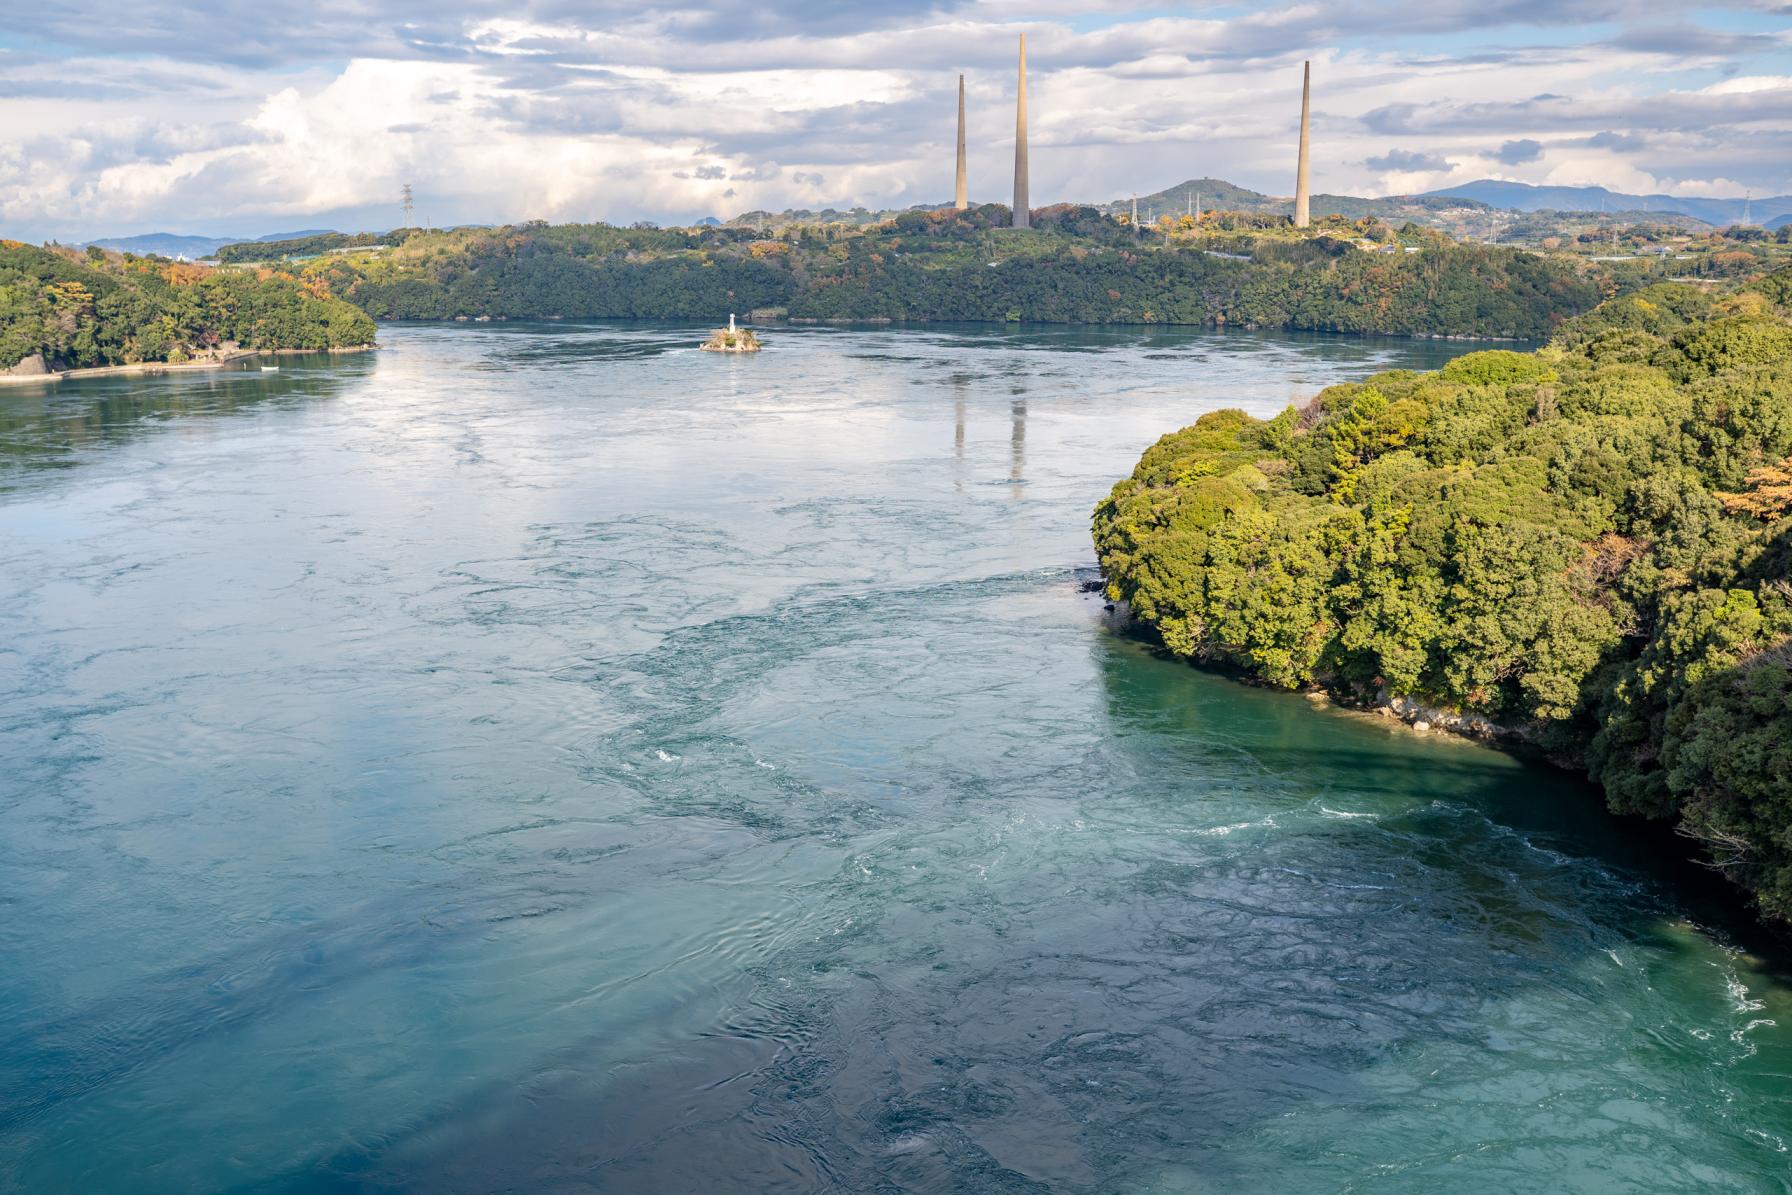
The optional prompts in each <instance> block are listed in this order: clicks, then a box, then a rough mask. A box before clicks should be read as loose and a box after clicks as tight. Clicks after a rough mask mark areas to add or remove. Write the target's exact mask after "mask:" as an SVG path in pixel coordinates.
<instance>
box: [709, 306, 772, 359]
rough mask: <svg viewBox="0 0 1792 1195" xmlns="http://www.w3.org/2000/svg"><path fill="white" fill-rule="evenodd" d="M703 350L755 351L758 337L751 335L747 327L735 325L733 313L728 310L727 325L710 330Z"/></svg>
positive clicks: (757, 347)
mask: <svg viewBox="0 0 1792 1195" xmlns="http://www.w3.org/2000/svg"><path fill="white" fill-rule="evenodd" d="M703 351H704V352H706V353H757V352H758V351H759V337H757V336H755V335H753V333H752V332H751V331H750V330H749V329H747V328H737V327H735V326H734V313H733V312H729V313H728V326H727V327H726V328H717V329H716V330H715V331H714V332H711V333H710V334H709V339H708V340H706V341H704V342H703Z"/></svg>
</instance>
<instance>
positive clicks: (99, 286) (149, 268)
mask: <svg viewBox="0 0 1792 1195" xmlns="http://www.w3.org/2000/svg"><path fill="white" fill-rule="evenodd" d="M314 289H315V288H312V287H307V286H305V285H301V283H300V282H298V281H297V280H296V279H294V278H292V277H291V276H289V275H283V274H279V273H275V272H273V271H270V270H212V269H207V268H205V267H203V266H195V265H187V264H182V263H176V262H171V261H168V260H167V259H165V258H138V257H134V256H131V255H121V254H116V253H107V252H106V251H104V250H102V249H100V248H98V247H93V248H89V249H88V250H86V251H85V252H82V253H77V252H75V251H74V250H67V249H49V248H45V249H40V248H33V247H32V246H29V245H22V244H20V243H19V242H17V241H0V372H5V371H7V370H10V369H12V368H14V367H15V366H17V365H19V363H20V362H21V361H24V360H25V359H26V358H32V357H38V358H41V359H42V365H43V368H47V369H50V370H62V369H79V368H86V367H91V366H99V365H124V364H132V363H137V362H183V361H191V360H194V359H196V358H200V357H204V356H207V355H214V354H216V353H217V352H218V351H219V350H220V349H221V348H222V347H225V346H228V345H232V344H234V345H236V346H238V347H240V348H243V349H330V348H347V347H350V346H353V345H364V344H371V343H372V342H373V338H374V334H375V331H376V329H375V326H374V323H373V321H372V320H371V319H369V318H368V317H367V316H366V315H365V314H364V313H363V312H361V311H359V310H357V309H356V308H354V307H353V306H351V305H349V304H348V303H345V302H343V301H342V300H340V299H335V298H330V297H328V296H327V295H323V294H322V293H321V291H316V293H314Z"/></svg>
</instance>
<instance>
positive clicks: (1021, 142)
mask: <svg viewBox="0 0 1792 1195" xmlns="http://www.w3.org/2000/svg"><path fill="white" fill-rule="evenodd" d="M1031 207H1032V204H1031V203H1030V201H1029V200H1028V199H1027V35H1026V34H1024V33H1023V34H1021V35H1020V93H1019V95H1018V96H1017V97H1016V99H1015V102H1014V226H1015V227H1016V228H1031V227H1033V216H1032V211H1031Z"/></svg>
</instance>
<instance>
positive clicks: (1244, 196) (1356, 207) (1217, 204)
mask: <svg viewBox="0 0 1792 1195" xmlns="http://www.w3.org/2000/svg"><path fill="white" fill-rule="evenodd" d="M1197 201H1198V202H1199V203H1200V205H1201V210H1202V211H1206V212H1211V211H1228V212H1264V213H1268V214H1272V215H1274V214H1280V215H1292V214H1293V213H1294V197H1293V196H1291V195H1265V194H1263V193H1262V192H1261V191H1252V190H1249V189H1248V188H1245V187H1239V186H1234V185H1233V184H1232V183H1229V182H1227V181H1225V180H1224V179H1218V178H1191V179H1189V180H1188V181H1187V182H1185V183H1177V184H1176V185H1175V186H1173V187H1166V188H1165V189H1164V190H1162V191H1157V192H1154V193H1153V194H1150V195H1141V196H1139V218H1140V219H1141V220H1143V219H1146V218H1148V217H1149V216H1152V215H1157V216H1177V215H1183V214H1185V213H1187V212H1188V211H1189V209H1190V206H1191V204H1192V203H1194V202H1197ZM1462 208H1469V209H1478V210H1485V209H1486V208H1487V205H1486V204H1484V203H1480V202H1477V201H1475V200H1472V199H1459V198H1456V197H1453V196H1452V197H1448V198H1439V197H1435V196H1426V195H1387V196H1382V197H1380V198H1366V197H1362V196H1357V195H1315V196H1313V198H1312V210H1313V214H1314V215H1316V216H1317V215H1333V214H1336V215H1340V216H1349V217H1350V218H1351V219H1356V218H1358V217H1361V216H1379V217H1381V218H1383V219H1398V218H1401V217H1411V216H1417V215H1422V214H1426V213H1431V212H1438V211H1444V210H1447V209H1462ZM1101 210H1102V211H1104V212H1107V213H1109V214H1110V215H1119V214H1120V213H1121V212H1129V213H1130V212H1131V211H1132V197H1131V196H1128V197H1126V198H1125V199H1116V200H1114V201H1113V202H1111V203H1105V204H1102V205H1101Z"/></svg>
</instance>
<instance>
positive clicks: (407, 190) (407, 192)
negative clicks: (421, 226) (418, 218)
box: [399, 183, 416, 228]
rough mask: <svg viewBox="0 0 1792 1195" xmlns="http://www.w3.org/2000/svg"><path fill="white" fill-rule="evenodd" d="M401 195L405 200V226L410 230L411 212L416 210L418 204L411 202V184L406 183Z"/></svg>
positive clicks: (401, 189) (400, 192)
mask: <svg viewBox="0 0 1792 1195" xmlns="http://www.w3.org/2000/svg"><path fill="white" fill-rule="evenodd" d="M399 195H400V196H401V197H402V198H403V200H404V226H405V227H406V228H409V227H410V226H411V212H412V211H413V210H414V209H415V208H416V204H415V203H414V202H412V200H411V184H409V183H406V184H405V185H404V186H403V187H402V188H400V190H399Z"/></svg>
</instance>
